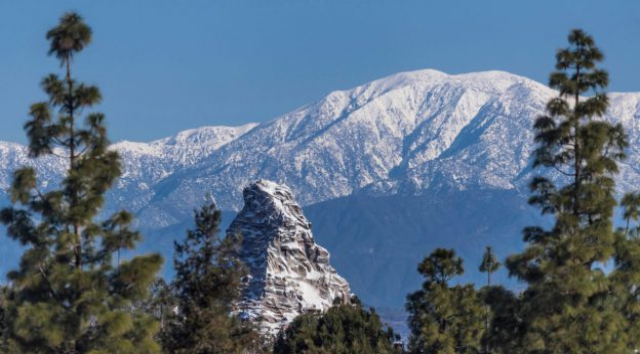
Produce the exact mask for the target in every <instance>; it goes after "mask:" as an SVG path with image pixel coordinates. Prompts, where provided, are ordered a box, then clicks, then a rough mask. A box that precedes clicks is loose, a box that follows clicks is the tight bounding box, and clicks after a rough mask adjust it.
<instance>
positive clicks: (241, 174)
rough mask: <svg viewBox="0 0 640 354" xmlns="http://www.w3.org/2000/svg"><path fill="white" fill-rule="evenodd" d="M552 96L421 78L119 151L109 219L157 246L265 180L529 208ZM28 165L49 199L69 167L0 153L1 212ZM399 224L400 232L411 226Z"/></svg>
mask: <svg viewBox="0 0 640 354" xmlns="http://www.w3.org/2000/svg"><path fill="white" fill-rule="evenodd" d="M555 95H556V92H554V91H553V90H551V89H549V88H547V87H546V86H545V85H543V84H540V83H537V82H535V81H533V80H530V79H527V78H524V77H521V76H517V75H513V74H510V73H506V72H499V71H490V72H480V73H470V74H462V75H447V74H445V73H442V72H439V71H436V70H420V71H414V72H406V73H399V74H396V75H392V76H389V77H386V78H383V79H380V80H376V81H372V82H369V83H366V84H364V85H361V86H358V87H355V88H352V89H349V90H341V91H334V92H332V93H330V94H328V95H327V96H326V97H324V98H322V99H321V100H319V101H317V102H315V103H312V104H310V105H307V106H304V107H301V108H299V109H296V110H294V111H292V112H290V113H287V114H285V115H283V116H281V117H278V118H275V119H273V120H271V121H268V122H265V123H260V124H247V125H243V126H239V127H205V128H199V129H193V130H188V131H184V132H181V133H179V134H177V135H176V136H173V137H169V138H166V139H161V140H157V141H153V142H149V143H135V142H118V143H116V144H114V145H113V148H114V149H117V150H118V151H119V152H120V153H121V156H122V158H123V164H124V174H123V176H122V178H121V179H120V180H119V182H118V184H117V187H116V188H115V189H114V190H113V191H112V192H111V194H110V196H109V201H108V209H109V210H115V209H116V208H121V207H125V208H127V209H129V210H132V211H134V212H135V213H136V214H137V216H138V222H139V226H140V227H141V228H143V229H145V230H151V235H153V232H152V231H153V230H159V229H162V228H168V227H171V226H175V225H180V224H181V223H184V222H186V221H188V220H190V218H191V216H192V210H193V209H194V208H195V207H197V206H198V205H199V204H200V203H202V202H203V201H205V200H206V199H205V198H206V195H207V194H211V195H212V196H213V197H214V198H215V200H216V201H217V203H218V205H219V206H220V207H221V208H222V209H224V210H230V211H238V210H239V209H240V207H241V206H242V201H243V200H242V190H243V188H244V187H245V186H247V185H248V184H249V183H251V182H253V181H255V180H257V179H268V180H272V181H275V182H277V183H281V184H285V185H287V186H289V187H290V188H291V189H292V191H293V193H295V195H296V197H297V200H298V202H299V203H300V204H301V205H302V206H303V207H311V208H312V207H313V205H319V204H318V203H331V202H333V201H337V200H341V199H344V198H350V197H354V196H366V197H376V198H387V197H392V196H404V197H411V196H426V197H428V198H431V197H436V196H437V195H439V194H442V193H458V192H465V191H466V192H469V191H508V192H509V193H512V194H514V195H520V196H523V198H524V196H526V195H527V194H528V191H527V188H526V186H527V184H528V182H529V180H530V178H531V169H530V155H531V152H532V150H533V147H534V144H533V132H532V129H531V127H532V124H533V121H534V119H535V118H536V116H538V115H539V114H541V113H543V111H544V107H545V105H546V102H547V100H548V99H549V98H550V97H553V96H555ZM609 97H610V102H611V108H610V109H609V111H608V113H607V115H606V117H605V119H607V120H610V121H612V122H621V123H622V124H623V125H624V126H625V127H626V128H627V130H628V132H629V138H630V143H631V147H630V149H629V159H628V160H627V161H626V162H625V163H624V164H622V166H621V173H620V176H619V178H618V182H619V186H620V191H627V190H632V189H635V188H637V186H639V185H640V143H639V139H640V93H611V94H610V95H609ZM24 164H28V165H32V166H35V167H36V169H37V171H38V175H39V180H40V183H41V184H43V186H44V187H47V186H51V184H52V183H55V181H56V180H58V179H59V178H60V176H62V175H63V173H64V169H65V164H64V161H60V160H58V159H56V158H53V157H48V158H42V159H38V160H31V159H29V158H28V157H27V154H26V148H25V147H24V146H23V145H20V144H15V143H7V142H0V166H2V167H1V168H0V189H1V192H0V201H1V202H2V203H6V202H7V193H6V189H7V187H8V186H9V184H10V180H11V173H12V171H13V170H14V169H16V168H18V167H20V166H22V165H24ZM523 200H524V199H523ZM445 202H446V201H445ZM323 205H324V204H323ZM327 205H328V204H327ZM416 207H419V206H416ZM317 215H324V214H322V213H317ZM312 216H313V215H311V214H310V215H309V218H310V219H311V221H312V222H314V227H315V221H314V219H313V217H312ZM398 217H399V219H397V220H396V219H394V220H396V221H395V222H400V223H402V222H404V221H403V219H402V216H398ZM415 230H420V232H428V231H424V230H427V229H424V228H415ZM336 232H339V231H336ZM487 232H488V231H487ZM415 233H416V235H417V233H418V231H415ZM315 234H316V235H317V236H318V237H333V238H334V239H336V240H338V239H342V238H344V237H346V236H344V235H337V234H332V235H322V233H321V232H319V231H318V230H315ZM343 236H344V237H343ZM149 237H153V236H147V238H149ZM380 237H382V236H380ZM416 237H417V236H416ZM478 237H484V236H482V235H479V236H478ZM513 237H514V238H518V237H519V236H518V235H514V236H513ZM0 242H5V241H0ZM7 242H8V241H7ZM354 242H355V241H354ZM371 242H372V243H375V242H377V241H375V242H374V241H371ZM322 243H323V244H325V245H326V246H327V247H328V248H329V251H330V252H332V254H334V257H335V259H336V261H337V263H336V268H338V271H340V272H341V273H342V274H344V275H345V276H346V277H347V280H349V282H350V283H351V285H352V287H353V288H354V289H355V290H356V293H357V292H358V291H357V290H358V286H359V285H358V281H355V282H352V280H351V279H349V271H347V272H344V271H343V270H342V269H340V267H339V265H340V262H341V261H340V259H341V258H340V257H342V256H344V257H346V256H347V254H346V253H344V254H343V255H342V256H341V254H340V252H341V251H340V250H337V251H334V250H333V249H331V248H330V247H329V246H330V244H332V242H329V243H324V242H322ZM333 244H338V243H337V241H336V242H334V243H333ZM360 246H362V247H365V246H364V245H360ZM360 246H358V247H360ZM342 247H349V245H348V244H342ZM370 248H371V249H372V250H375V249H376V248H375V247H373V246H372V247H370ZM367 249H369V248H367ZM428 251H429V250H428V249H427V250H425V249H422V250H420V254H421V255H424V254H426V253H427V252H428ZM416 252H418V251H416ZM365 253H366V252H364V251H363V252H362V254H365ZM358 254H359V253H358ZM414 258H415V257H414ZM408 259H411V261H413V258H411V257H409V258H408ZM343 261H344V260H343ZM407 262H408V261H407ZM342 264H346V263H345V262H343V263H342ZM407 267H408V266H407ZM414 267H415V264H413V265H411V267H410V268H411V269H412V271H413V268H414ZM407 269H409V268H407ZM411 279H414V278H411ZM414 280H415V279H414ZM414 280H408V281H407V282H408V283H411V284H413V283H412V282H415V281H414ZM372 281H373V280H372ZM361 286H364V285H361ZM403 296H404V295H402V297H403ZM363 298H364V299H365V301H366V297H365V296H363Z"/></svg>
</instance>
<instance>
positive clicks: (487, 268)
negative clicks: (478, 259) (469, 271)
mask: <svg viewBox="0 0 640 354" xmlns="http://www.w3.org/2000/svg"><path fill="white" fill-rule="evenodd" d="M501 265H502V264H500V262H499V261H498V260H497V259H496V256H495V254H494V253H493V249H492V248H491V246H487V248H486V250H485V252H484V255H483V256H482V263H480V267H478V270H479V271H481V272H482V273H487V286H491V274H493V273H495V272H496V271H497V270H498V269H500V266H501Z"/></svg>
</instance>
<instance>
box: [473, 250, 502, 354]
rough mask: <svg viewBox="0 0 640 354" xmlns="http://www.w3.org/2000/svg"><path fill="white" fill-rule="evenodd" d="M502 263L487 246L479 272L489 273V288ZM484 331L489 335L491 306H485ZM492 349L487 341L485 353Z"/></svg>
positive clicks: (485, 342)
mask: <svg viewBox="0 0 640 354" xmlns="http://www.w3.org/2000/svg"><path fill="white" fill-rule="evenodd" d="M500 266H501V264H500V262H499V261H498V260H497V259H496V256H495V254H494V253H493V248H491V246H487V248H486V249H485V252H484V255H483V256H482V262H481V263H480V267H478V270H480V272H483V273H487V287H490V286H491V274H492V273H494V272H496V271H497V270H498V269H500ZM484 312H485V313H484V331H485V335H487V334H488V333H489V317H490V311H489V306H488V305H485V311H484ZM490 351H491V349H490V342H489V341H487V340H485V341H484V352H485V353H490Z"/></svg>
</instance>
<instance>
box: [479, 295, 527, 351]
mask: <svg viewBox="0 0 640 354" xmlns="http://www.w3.org/2000/svg"><path fill="white" fill-rule="evenodd" d="M478 296H479V298H480V299H482V301H483V302H484V303H485V304H487V305H488V306H489V311H488V316H489V320H490V325H489V326H487V327H486V332H485V334H484V336H483V338H482V344H483V348H484V353H493V354H519V353H527V349H526V348H525V347H523V345H522V343H521V341H520V339H521V338H522V337H523V334H522V333H523V330H524V326H523V321H522V318H521V317H520V305H521V303H520V299H519V298H518V297H517V296H516V295H515V294H514V293H513V292H512V291H510V290H507V289H505V288H503V287H502V286H486V287H484V288H482V289H481V290H480V292H479V294H478Z"/></svg>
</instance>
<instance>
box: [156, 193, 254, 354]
mask: <svg viewBox="0 0 640 354" xmlns="http://www.w3.org/2000/svg"><path fill="white" fill-rule="evenodd" d="M220 222H221V212H220V210H218V209H217V208H216V206H215V204H209V205H205V206H203V207H202V208H201V209H200V210H198V211H196V212H195V224H196V227H195V229H193V230H189V231H188V232H187V237H186V239H185V240H184V241H183V242H182V243H178V242H176V243H175V251H176V252H175V258H174V267H175V270H176V276H175V279H174V282H173V288H174V291H175V296H176V298H177V310H176V312H177V313H176V314H175V316H173V318H171V319H170V320H169V321H168V323H167V325H168V327H167V334H166V335H163V339H164V347H165V349H166V350H167V351H168V352H169V353H185V354H217V353H219V354H223V353H224V354H232V353H245V352H247V351H249V352H259V351H260V350H261V346H262V341H261V340H260V338H259V336H258V334H257V332H256V331H255V330H254V328H253V326H252V325H251V324H250V323H245V322H242V321H240V320H239V319H238V318H237V317H236V316H234V315H232V313H233V310H234V304H235V303H236V302H237V300H238V299H239V297H240V295H241V291H242V282H241V281H242V278H243V276H244V275H245V274H246V270H245V267H244V265H243V264H242V262H241V261H240V259H239V257H238V254H239V247H240V246H241V238H240V237H234V236H229V237H226V238H221V237H219V227H220Z"/></svg>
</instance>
